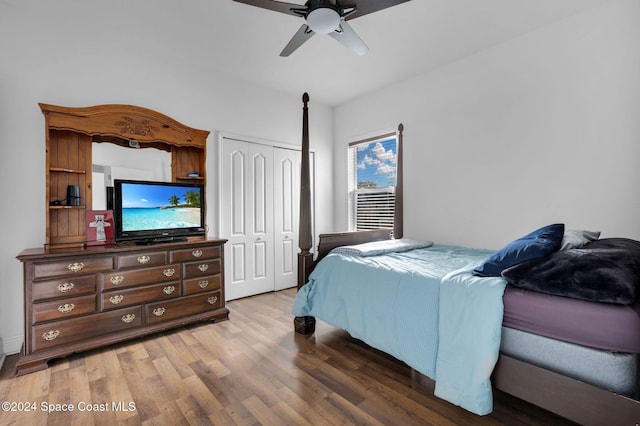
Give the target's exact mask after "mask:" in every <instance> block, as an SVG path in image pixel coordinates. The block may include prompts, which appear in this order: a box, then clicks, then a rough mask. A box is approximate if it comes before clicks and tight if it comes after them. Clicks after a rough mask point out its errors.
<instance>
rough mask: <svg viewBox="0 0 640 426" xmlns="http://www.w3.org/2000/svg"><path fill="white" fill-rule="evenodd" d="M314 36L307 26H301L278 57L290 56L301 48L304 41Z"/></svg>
mask: <svg viewBox="0 0 640 426" xmlns="http://www.w3.org/2000/svg"><path fill="white" fill-rule="evenodd" d="M314 34H315V33H314V32H313V30H312V29H311V28H309V26H308V25H306V24H302V26H301V27H300V29H299V30H298V32H296V33H295V35H294V36H293V38H292V39H291V40H290V41H289V43H288V44H287V45H286V46H285V47H284V49H282V52H280V56H289V55H291V54H292V53H293V52H295V51H296V49H297V48H298V47H300V46H302V45H303V44H304V42H305V41H307V40H309V39H310V38H311V37H313V35H314Z"/></svg>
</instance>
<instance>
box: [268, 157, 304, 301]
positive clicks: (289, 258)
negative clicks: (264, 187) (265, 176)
mask: <svg viewBox="0 0 640 426" xmlns="http://www.w3.org/2000/svg"><path fill="white" fill-rule="evenodd" d="M300 161H301V154H300V151H297V150H291V149H286V148H275V149H274V161H273V162H274V179H273V180H274V209H275V215H274V217H275V224H274V226H275V252H274V254H275V265H274V267H275V276H276V280H275V289H276V290H282V289H285V288H290V287H295V286H296V284H297V273H296V265H297V263H296V256H297V253H298V216H299V214H298V211H299V209H300Z"/></svg>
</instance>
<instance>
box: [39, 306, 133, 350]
mask: <svg viewBox="0 0 640 426" xmlns="http://www.w3.org/2000/svg"><path fill="white" fill-rule="evenodd" d="M141 314H142V309H141V307H140V306H136V307H131V308H128V309H119V310H117V311H111V312H105V313H101V314H95V315H89V316H84V317H79V318H74V319H68V320H62V321H55V322H51V323H46V324H41V325H36V326H34V327H32V328H31V329H32V342H31V343H32V348H33V350H34V351H39V350H42V349H48V348H51V347H55V346H60V345H64V344H67V343H77V342H78V341H80V340H82V339H88V338H93V337H95V336H99V335H102V334H108V333H113V332H116V331H121V330H125V329H130V328H134V327H139V326H141V325H142V315H141Z"/></svg>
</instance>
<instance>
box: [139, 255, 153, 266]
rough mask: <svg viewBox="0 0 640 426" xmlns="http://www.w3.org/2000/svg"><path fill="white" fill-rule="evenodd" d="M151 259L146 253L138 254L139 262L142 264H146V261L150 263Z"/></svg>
mask: <svg viewBox="0 0 640 426" xmlns="http://www.w3.org/2000/svg"><path fill="white" fill-rule="evenodd" d="M150 259H151V258H150V257H149V256H146V255H145V256H138V263H139V264H141V265H144V264H146V263H149V260H150Z"/></svg>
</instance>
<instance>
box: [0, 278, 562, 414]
mask: <svg viewBox="0 0 640 426" xmlns="http://www.w3.org/2000/svg"><path fill="white" fill-rule="evenodd" d="M294 296H295V290H294V289H289V290H284V291H280V292H276V293H268V294H263V295H259V296H254V297H250V298H246V299H241V300H236V301H231V302H229V303H228V304H227V305H228V307H229V309H230V311H231V314H230V320H229V321H225V322H220V323H216V324H213V323H203V324H199V325H193V326H188V327H183V328H180V329H177V330H172V331H169V332H165V333H160V334H156V335H153V336H150V337H146V338H142V339H136V340H132V341H129V342H125V343H121V344H117V345H113V346H110V347H108V348H103V349H100V350H95V351H90V352H84V353H81V354H74V355H72V356H70V357H68V358H65V359H60V360H54V361H52V362H50V363H49V365H50V367H49V368H48V369H47V370H44V371H39V372H35V373H31V374H27V375H25V376H21V377H14V367H15V362H16V360H17V356H15V355H14V356H10V357H7V359H6V360H5V365H4V366H3V368H2V371H0V402H13V403H15V404H14V408H21V409H22V410H26V409H31V411H4V410H3V411H0V425H2V426H4V425H14V424H15V425H23V424H29V425H79V426H80V425H82V426H87V425H114V424H122V425H165V424H167V425H208V424H213V425H351V424H360V425H543V424H544V425H552V424H553V425H568V424H571V423H570V422H567V421H565V420H563V419H561V418H559V417H557V416H555V415H553V414H551V413H548V412H546V411H543V410H541V409H539V408H536V407H534V406H532V405H530V404H527V403H524V402H522V401H520V400H518V399H516V398H513V397H511V396H509V395H506V394H504V393H501V392H496V393H495V398H494V399H495V407H494V411H493V413H491V414H490V415H488V416H483V417H480V416H476V415H473V414H471V413H469V412H467V411H465V410H463V409H461V408H459V407H456V406H454V405H451V404H449V403H447V402H445V401H443V400H440V399H438V398H436V397H434V396H433V384H432V382H431V381H429V380H425V379H424V378H423V377H416V375H414V374H412V371H411V369H410V368H408V367H407V366H406V365H404V364H403V363H401V362H399V361H397V360H395V359H394V358H392V357H390V356H388V355H386V354H383V353H381V352H379V351H376V350H374V349H372V348H370V347H368V346H367V345H365V344H363V343H362V342H360V341H358V340H355V339H353V338H351V337H350V336H349V335H348V334H347V333H345V332H344V331H342V330H338V329H336V328H334V327H331V326H329V325H327V324H326V323H323V322H321V321H318V326H317V331H316V333H315V334H314V335H313V336H311V337H304V336H300V335H297V334H296V333H294V332H293V317H292V316H291V314H290V313H289V312H290V309H291V305H292V303H293V298H294ZM18 404H19V405H20V406H19V407H18ZM63 404H69V405H68V406H65V405H63ZM48 408H51V409H52V410H53V412H51V413H46V412H43V409H48ZM65 408H67V409H68V408H73V410H74V411H65V410H64V409H65ZM90 409H91V410H90Z"/></svg>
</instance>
